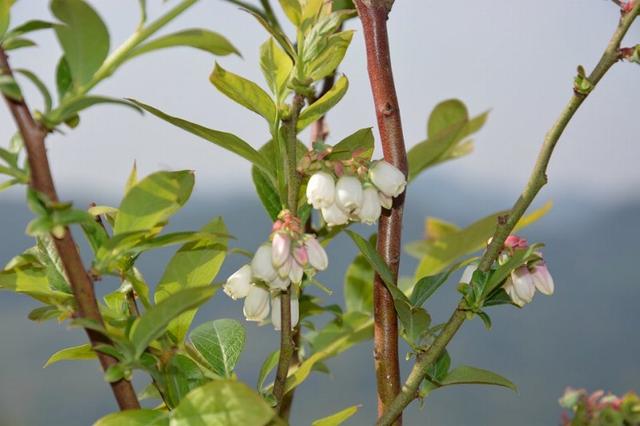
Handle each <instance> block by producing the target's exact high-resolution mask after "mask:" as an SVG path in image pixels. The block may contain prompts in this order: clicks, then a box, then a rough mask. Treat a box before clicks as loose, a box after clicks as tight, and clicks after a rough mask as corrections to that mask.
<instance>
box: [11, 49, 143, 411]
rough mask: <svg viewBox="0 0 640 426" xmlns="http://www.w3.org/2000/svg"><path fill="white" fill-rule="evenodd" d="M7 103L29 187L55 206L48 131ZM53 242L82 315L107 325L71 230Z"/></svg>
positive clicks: (121, 392)
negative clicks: (24, 154)
mask: <svg viewBox="0 0 640 426" xmlns="http://www.w3.org/2000/svg"><path fill="white" fill-rule="evenodd" d="M0 72H1V73H2V74H7V75H12V72H11V68H10V66H9V61H8V58H7V55H6V54H5V52H4V50H3V49H0ZM5 101H6V102H7V105H8V107H9V110H10V111H11V114H12V115H13V119H14V121H15V123H16V125H17V126H18V129H19V131H20V134H21V135H22V139H23V141H24V145H25V149H26V151H27V161H28V162H29V170H30V181H29V186H30V187H31V188H32V189H34V190H35V191H37V192H40V193H42V194H44V195H45V196H46V197H47V198H48V199H49V201H51V202H53V203H55V202H58V195H57V193H56V189H55V186H54V183H53V178H52V176H51V169H50V167H49V161H48V159H47V151H46V148H45V138H46V136H47V131H46V130H45V129H44V128H43V127H42V126H41V125H40V124H38V123H37V122H36V121H35V120H34V119H33V117H32V115H31V112H30V110H29V108H28V106H27V104H26V102H25V101H24V100H21V101H17V100H13V99H10V98H8V97H6V96H5ZM52 239H53V242H54V244H55V247H56V251H57V252H58V255H59V256H60V259H61V261H62V264H63V266H64V270H65V272H66V275H67V277H68V278H69V283H70V284H71V289H72V291H73V295H74V297H75V300H76V304H77V306H78V314H79V316H80V317H81V318H86V319H90V320H92V321H95V322H96V323H98V324H104V322H103V320H102V315H101V314H100V310H99V308H98V303H97V301H96V297H95V293H94V289H93V282H92V280H91V278H90V277H89V275H88V274H87V271H86V270H85V268H84V265H83V264H82V259H81V258H80V253H79V252H78V249H77V247H76V244H75V242H74V240H73V237H72V236H71V233H70V232H69V229H68V228H65V232H64V235H63V236H62V238H56V237H54V236H52ZM85 330H86V332H87V335H88V336H89V340H90V341H91V344H92V345H93V346H96V345H100V344H111V342H110V341H109V339H108V338H107V337H106V336H104V335H102V334H100V333H98V332H96V331H93V330H90V329H85ZM96 353H97V355H98V359H99V360H100V364H101V365H102V368H103V370H105V371H106V370H107V369H108V368H109V367H110V366H112V365H115V364H116V363H117V362H118V361H117V360H116V359H115V358H113V357H111V356H108V355H106V354H104V353H103V352H99V351H96ZM111 389H112V391H113V394H114V396H115V398H116V400H117V402H118V406H119V407H120V409H122V410H125V409H135V408H140V404H139V402H138V398H137V396H136V393H135V391H134V389H133V386H132V385H131V382H129V381H128V380H125V379H122V380H119V381H117V382H113V383H111Z"/></svg>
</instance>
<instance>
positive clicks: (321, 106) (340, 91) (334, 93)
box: [297, 76, 349, 131]
mask: <svg viewBox="0 0 640 426" xmlns="http://www.w3.org/2000/svg"><path fill="white" fill-rule="evenodd" d="M348 88H349V80H347V77H345V76H342V77H340V79H339V80H338V81H337V82H336V84H334V85H333V87H332V88H331V90H329V91H328V92H327V93H325V94H324V95H323V96H322V97H321V98H320V99H318V100H316V101H315V102H314V103H312V104H311V105H309V106H308V107H306V108H305V109H303V110H302V112H301V113H300V117H299V118H298V126H297V128H298V131H300V130H302V129H304V128H305V127H307V126H308V125H310V124H311V123H313V122H315V121H316V120H318V119H319V118H320V117H322V116H324V115H325V114H326V113H327V111H329V110H330V109H331V108H333V107H334V106H335V105H336V104H337V103H338V102H340V100H341V99H342V97H343V96H344V94H345V93H347V89H348Z"/></svg>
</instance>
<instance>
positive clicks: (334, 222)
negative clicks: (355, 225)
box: [322, 204, 349, 227]
mask: <svg viewBox="0 0 640 426" xmlns="http://www.w3.org/2000/svg"><path fill="white" fill-rule="evenodd" d="M322 218H323V219H324V221H325V222H326V223H327V226H330V227H331V226H340V225H346V224H347V222H349V216H347V214H346V213H345V212H343V211H342V210H340V207H338V206H337V205H336V204H331V205H330V206H329V207H327V208H324V209H322Z"/></svg>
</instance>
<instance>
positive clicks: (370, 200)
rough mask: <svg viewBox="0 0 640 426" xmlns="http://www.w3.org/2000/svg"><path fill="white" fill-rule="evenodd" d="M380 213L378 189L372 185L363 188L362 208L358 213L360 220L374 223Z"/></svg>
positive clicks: (369, 223)
mask: <svg viewBox="0 0 640 426" xmlns="http://www.w3.org/2000/svg"><path fill="white" fill-rule="evenodd" d="M381 213H382V206H381V205H380V200H379V198H378V190H377V189H375V188H372V187H367V188H365V189H364V191H363V195H362V208H361V209H360V213H358V217H359V218H360V221H361V222H362V223H366V224H367V225H372V224H374V223H376V221H377V220H378V218H379V217H380V214H381Z"/></svg>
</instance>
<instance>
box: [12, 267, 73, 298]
mask: <svg viewBox="0 0 640 426" xmlns="http://www.w3.org/2000/svg"><path fill="white" fill-rule="evenodd" d="M0 290H9V291H14V292H16V293H22V294H26V295H28V296H30V297H33V298H34V299H36V300H38V301H40V302H42V303H45V304H47V305H56V306H58V305H60V306H67V305H70V304H72V303H73V300H74V299H73V295H71V294H69V293H65V292H61V291H57V290H52V289H51V287H50V286H49V280H48V278H47V271H46V269H44V268H42V267H41V266H40V267H38V268H35V267H32V266H27V265H25V266H16V267H14V268H11V269H5V270H4V271H0Z"/></svg>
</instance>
